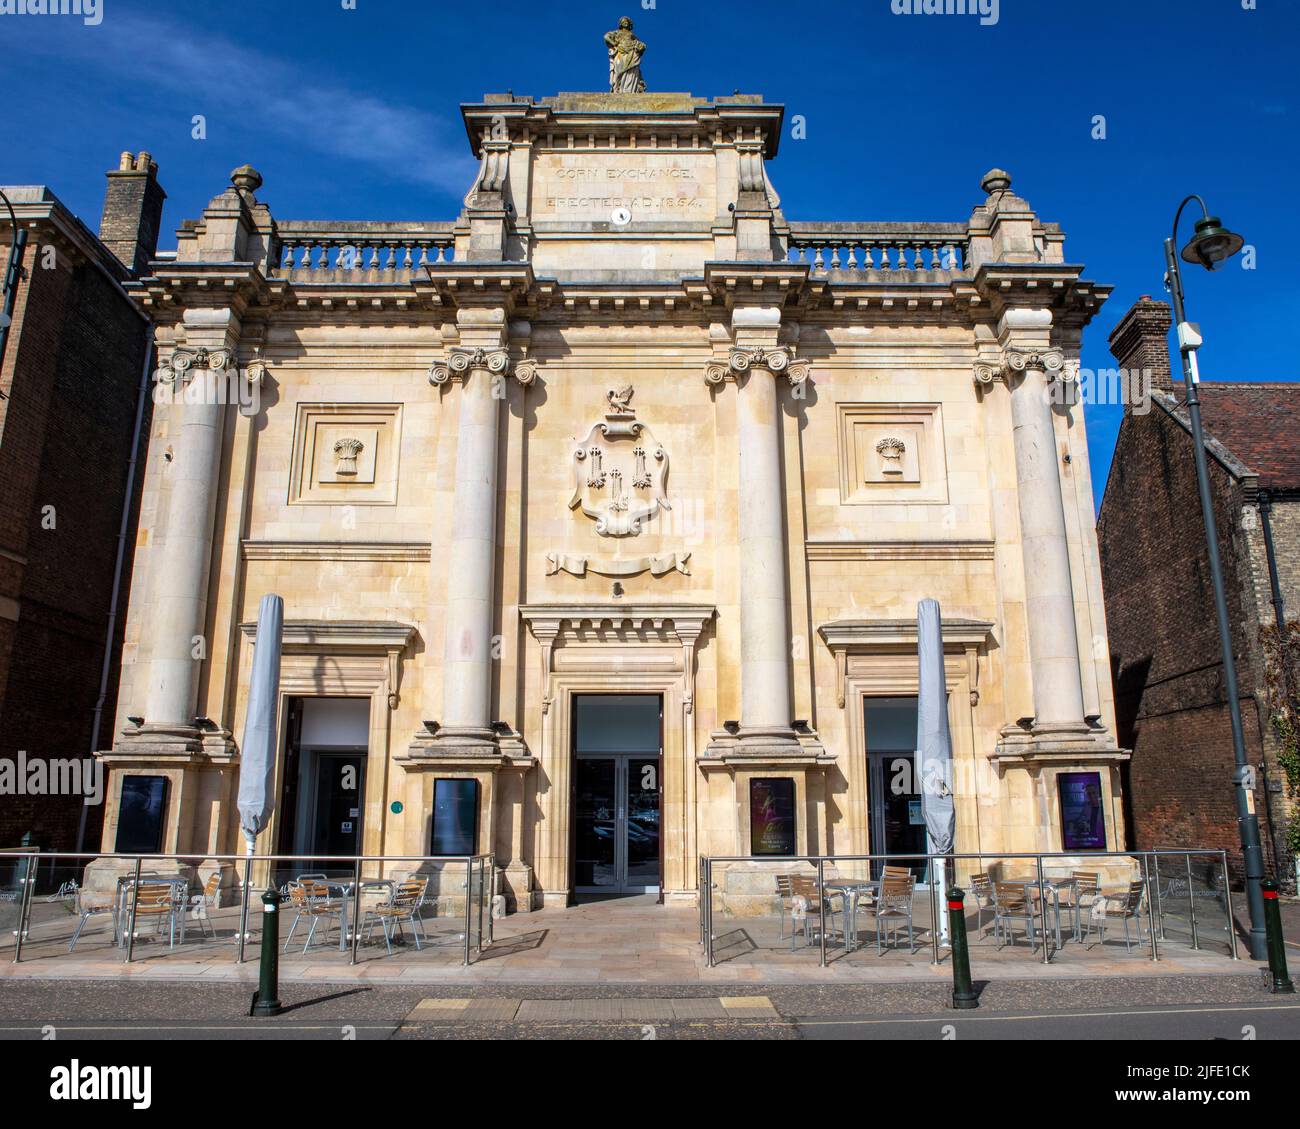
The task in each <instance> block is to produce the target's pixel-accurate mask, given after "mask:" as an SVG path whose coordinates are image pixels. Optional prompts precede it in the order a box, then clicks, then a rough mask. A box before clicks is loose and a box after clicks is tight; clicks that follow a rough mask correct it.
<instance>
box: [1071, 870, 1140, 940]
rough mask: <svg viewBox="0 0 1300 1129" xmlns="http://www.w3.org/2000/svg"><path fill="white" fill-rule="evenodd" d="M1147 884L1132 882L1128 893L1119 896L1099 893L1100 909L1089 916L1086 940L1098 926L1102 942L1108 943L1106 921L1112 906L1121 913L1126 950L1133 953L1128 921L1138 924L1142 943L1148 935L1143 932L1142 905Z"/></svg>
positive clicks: (1138, 934)
mask: <svg viewBox="0 0 1300 1129" xmlns="http://www.w3.org/2000/svg"><path fill="white" fill-rule="evenodd" d="M1146 892H1147V884H1146V883H1145V882H1142V881H1138V882H1130V883H1129V887H1128V893H1126V894H1124V895H1123V896H1122V897H1119V898H1107V897H1105V896H1104V895H1099V901H1100V910H1099V911H1094V912H1093V913H1092V914H1091V915H1090V916H1089V918H1088V931H1087V934H1086V935H1085V938H1084V939H1085V940H1086V939H1087V938H1088V937H1091V936H1092V930H1093V928H1094V926H1095V927H1096V929H1097V931H1098V933H1099V935H1100V938H1101V943H1102V944H1103V945H1104V944H1105V943H1106V923H1107V921H1108V919H1109V916H1110V912H1111V909H1112V907H1113V908H1114V909H1115V911H1116V912H1117V913H1118V914H1119V918H1120V920H1121V921H1122V922H1123V923H1124V951H1125V952H1126V953H1131V952H1132V951H1133V938H1132V936H1131V935H1130V933H1129V927H1128V923H1129V922H1130V921H1132V922H1133V923H1134V924H1136V926H1137V939H1138V944H1142V943H1143V942H1144V941H1145V940H1146V937H1145V936H1143V932H1142V906H1143V904H1144V903H1145V901H1146Z"/></svg>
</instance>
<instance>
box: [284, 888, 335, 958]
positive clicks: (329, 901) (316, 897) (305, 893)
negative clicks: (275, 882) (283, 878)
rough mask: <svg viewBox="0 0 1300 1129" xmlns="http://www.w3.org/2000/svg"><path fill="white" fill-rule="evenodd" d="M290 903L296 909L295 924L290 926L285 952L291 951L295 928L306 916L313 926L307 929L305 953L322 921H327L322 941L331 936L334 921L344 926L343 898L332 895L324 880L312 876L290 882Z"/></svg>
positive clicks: (285, 941)
mask: <svg viewBox="0 0 1300 1129" xmlns="http://www.w3.org/2000/svg"><path fill="white" fill-rule="evenodd" d="M289 905H290V907H291V908H292V909H293V910H294V918H293V924H292V925H290V926H289V935H288V936H287V937H286V938H285V939H284V950H283V951H284V952H288V951H289V945H290V944H291V943H292V941H293V934H294V930H296V929H297V928H298V923H299V922H300V921H301V920H302V919H303V918H304V917H305V918H306V919H307V920H308V921H310V922H311V928H310V929H309V930H308V931H307V941H306V943H305V944H304V945H303V947H302V951H303V952H304V953H306V951H307V950H308V949H309V948H311V943H312V940H313V939H314V938H315V936H316V927H317V926H318V925H319V924H320V923H321V922H322V921H323V922H325V929H324V932H322V933H321V940H322V941H324V940H325V939H326V938H327V937H328V936H329V932H330V925H331V924H333V923H334V922H336V921H337V922H338V925H339V928H340V929H342V928H343V902H342V899H340V898H334V897H331V896H330V891H329V887H328V886H327V885H326V884H325V883H324V882H321V881H319V880H316V879H310V878H308V879H305V880H302V881H298V882H290V883H289Z"/></svg>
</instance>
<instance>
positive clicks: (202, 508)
mask: <svg viewBox="0 0 1300 1129" xmlns="http://www.w3.org/2000/svg"><path fill="white" fill-rule="evenodd" d="M201 313H202V314H203V315H204V316H202V317H199V318H197V319H196V318H195V316H194V314H193V313H187V315H186V325H187V329H189V330H190V332H189V333H188V335H187V339H188V341H189V342H191V343H190V344H187V345H186V346H182V347H178V348H176V349H175V350H174V351H173V353H172V355H171V357H170V359H169V360H168V361H166V362H165V363H164V364H163V365H162V366H161V368H160V378H161V380H162V381H164V382H166V383H169V384H170V385H171V389H172V394H173V396H174V398H175V403H176V404H177V405H181V406H180V414H181V426H180V430H179V433H178V434H177V436H176V439H175V441H174V442H173V443H172V445H171V465H170V467H169V469H168V472H167V474H168V477H169V478H170V480H171V483H170V488H171V494H170V499H169V501H168V504H167V531H166V533H165V535H164V538H163V543H162V546H161V550H160V552H159V554H158V557H157V560H156V563H155V564H154V566H153V568H152V570H151V576H152V583H153V592H152V610H151V614H150V615H149V616H148V617H147V619H146V621H145V624H146V626H145V632H144V633H145V646H146V647H147V648H148V653H149V654H150V664H149V683H148V689H147V693H146V698H145V718H144V725H143V726H142V727H141V729H140V736H142V737H145V738H154V739H156V738H163V739H168V738H174V739H180V740H183V741H184V740H191V739H193V738H194V737H195V736H196V730H195V728H194V715H195V710H196V707H197V698H198V675H199V667H200V662H201V661H202V657H203V656H204V654H205V653H206V652H205V649H204V648H203V645H202V643H201V640H202V637H203V633H204V630H205V627H206V623H207V610H208V574H209V569H210V565H211V562H212V539H213V525H214V520H215V516H216V506H217V494H218V486H219V475H220V469H221V445H222V434H223V430H224V425H225V417H226V406H227V403H228V400H229V398H230V397H229V389H228V387H227V382H228V380H231V379H235V378H236V373H235V367H234V359H233V350H232V349H231V348H230V346H229V344H228V343H227V336H226V328H227V325H228V323H229V320H230V316H229V312H228V311H224V310H220V311H213V312H212V313H211V315H208V314H207V312H206V311H203V312H201ZM196 329H198V330H200V331H199V332H195V330H196ZM204 330H211V331H214V332H212V334H211V336H212V340H213V344H212V345H205V344H201V343H195V341H196V338H197V339H199V340H200V341H201V339H202V338H203V337H204V336H206V335H207V334H206V333H205V332H203V331H204ZM218 342H219V343H220V344H217V343H218ZM175 410H176V409H175V408H173V411H175Z"/></svg>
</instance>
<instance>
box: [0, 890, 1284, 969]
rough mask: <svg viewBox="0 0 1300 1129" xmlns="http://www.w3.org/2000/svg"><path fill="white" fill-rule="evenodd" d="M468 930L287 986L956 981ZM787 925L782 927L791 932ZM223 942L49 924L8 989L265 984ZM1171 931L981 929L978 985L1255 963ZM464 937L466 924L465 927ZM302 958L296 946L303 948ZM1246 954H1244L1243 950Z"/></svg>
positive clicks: (899, 959)
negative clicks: (1127, 941)
mask: <svg viewBox="0 0 1300 1129" xmlns="http://www.w3.org/2000/svg"><path fill="white" fill-rule="evenodd" d="M459 924H460V923H458V922H452V921H450V920H441V921H432V922H430V933H431V941H432V943H431V944H429V945H426V946H425V947H424V948H423V950H422V951H420V952H417V951H415V948H414V946H413V945H405V946H400V947H398V948H397V949H396V951H395V952H394V955H393V956H391V957H390V956H388V954H387V951H386V949H385V947H384V945H383V944H382V942H380V943H378V944H375V943H371V944H366V945H364V946H362V948H361V950H360V960H359V962H358V963H357V964H356V965H352V964H351V963H350V961H349V954H348V953H345V952H339V951H338V948H337V945H336V944H332V943H331V944H327V945H319V944H318V945H317V946H315V947H314V948H313V949H312V950H311V953H310V954H309V955H307V956H303V955H302V954H301V953H300V952H296V951H295V952H291V953H289V954H286V955H283V956H282V957H281V961H280V978H281V980H282V981H283V982H285V983H295V982H302V983H313V982H315V983H322V984H323V983H348V982H357V983H364V984H395V985H402V984H410V985H419V984H443V985H454V984H464V985H475V984H477V985H491V984H537V985H547V984H568V985H581V984H629V985H648V984H676V985H682V984H699V985H702V986H707V985H721V984H731V985H746V984H799V983H803V984H887V983H895V982H914V983H917V984H918V985H919V984H924V983H930V984H940V983H950V982H951V977H952V969H951V966H950V964H949V963H948V958H947V951H946V950H941V953H942V961H941V963H940V964H939V965H937V966H936V965H933V964H932V963H931V960H932V952H933V950H932V948H931V947H930V945H929V937H928V931H927V930H926V929H924V928H922V927H918V931H917V942H918V947H917V950H916V951H915V952H914V953H909V952H908V951H907V949H906V946H905V945H904V946H903V947H899V948H890V949H887V950H886V951H885V953H884V955H882V956H878V955H877V953H876V949H875V942H874V935H872V934H870V933H866V932H864V933H863V934H862V937H863V940H862V944H861V945H860V947H859V948H858V949H857V950H856V951H855V952H852V953H845V952H844V951H843V948H842V945H841V944H840V942H839V939H838V938H835V939H833V940H832V941H829V942H828V949H827V956H828V966H827V967H825V968H822V967H821V966H820V961H819V949H818V946H817V945H815V944H814V945H812V946H806V945H805V944H804V943H803V939H802V938H800V939H799V942H798V944H797V945H796V947H795V949H794V951H791V947H790V939H789V937H788V935H787V936H781V933H780V926H779V923H778V921H777V920H776V919H775V918H725V919H724V918H721V917H719V918H717V919H715V922H714V928H715V932H716V934H717V940H716V941H715V960H716V964H715V967H713V968H709V967H708V966H707V965H706V963H705V955H704V949H703V947H702V946H701V945H700V943H699V919H698V916H697V914H696V911H694V910H692V909H677V908H671V907H666V906H660V905H656V904H654V901H653V899H652V898H649V897H644V898H624V899H618V900H611V901H600V902H590V903H586V904H583V905H578V906H574V907H570V908H568V909H552V910H543V911H539V912H537V913H533V914H523V915H516V916H513V917H510V918H507V919H505V920H503V921H497V922H495V923H494V925H495V940H494V943H493V944H492V945H491V946H490V947H488V948H487V949H485V951H484V952H483V953H482V955H481V956H480V957H479V958H478V960H477V961H476V962H475V963H474V964H472V965H471V966H469V967H468V968H467V967H465V966H463V965H462V964H461V959H462V955H463V952H464V940H463V933H457V932H456V931H455V930H456V927H457V925H459ZM788 924H789V923H788V922H787V923H786V925H787V926H788ZM217 925H218V927H219V928H218V934H219V935H218V937H217V938H216V939H215V940H212V939H207V940H197V941H196V940H194V939H193V938H191V939H189V940H187V942H186V944H185V945H184V946H179V945H178V946H177V947H176V948H175V949H172V948H170V947H169V946H168V945H167V943H166V942H165V941H164V940H154V939H147V940H141V941H139V942H137V945H136V959H135V961H134V962H132V963H130V964H126V963H123V960H122V953H121V951H120V950H118V949H116V948H114V947H113V946H112V943H111V938H110V937H109V936H108V935H107V933H106V932H101V933H100V934H97V935H93V936H92V935H88V936H87V937H86V938H85V939H83V941H82V942H81V943H80V944H79V945H78V947H77V951H76V952H75V953H69V952H68V951H67V936H66V935H65V934H67V933H68V932H70V929H69V927H68V926H67V925H66V924H61V925H60V930H61V931H57V932H56V931H55V929H54V928H53V927H52V926H51V927H48V928H47V931H46V934H45V935H44V936H33V938H32V940H31V942H30V943H29V944H28V945H27V946H25V948H24V954H23V960H22V962H21V963H19V964H13V963H12V961H11V960H9V959H6V958H11V957H12V950H10V951H9V952H8V953H7V954H4V953H0V960H4V961H5V963H3V964H0V979H10V980H12V979H23V978H26V979H46V980H50V979H55V980H114V979H130V980H137V979H138V980H157V981H171V982H205V983H241V984H245V983H254V982H255V981H256V979H257V967H258V966H257V956H258V942H257V940H256V939H254V940H253V941H251V942H250V943H249V945H248V947H247V950H246V955H247V960H246V962H245V963H244V964H242V965H240V964H237V963H236V962H235V959H234V956H235V951H234V946H233V944H232V942H231V941H230V939H229V933H228V932H227V933H226V935H225V936H221V935H220V934H221V929H220V926H221V922H220V921H218V922H217ZM1176 925H1177V923H1176V922H1172V921H1171V922H1170V923H1169V925H1168V927H1167V928H1168V935H1167V938H1166V941H1165V942H1164V943H1162V944H1161V945H1160V958H1161V959H1160V960H1159V961H1158V962H1153V961H1152V960H1151V959H1150V951H1149V948H1146V949H1144V948H1143V947H1141V946H1138V945H1136V944H1135V945H1134V947H1133V950H1132V952H1131V953H1130V952H1126V950H1125V945H1124V942H1123V937H1122V934H1121V933H1119V932H1118V931H1115V930H1112V931H1111V932H1110V933H1109V934H1108V939H1107V942H1106V944H1105V945H1100V944H1093V945H1091V946H1088V945H1083V944H1080V943H1078V942H1076V941H1071V940H1069V937H1068V930H1067V933H1066V943H1065V945H1064V946H1063V947H1062V949H1061V950H1060V951H1059V952H1057V953H1056V954H1055V956H1054V957H1053V959H1052V961H1051V963H1050V964H1044V963H1043V961H1042V957H1041V950H1034V951H1031V949H1030V948H1029V947H1028V945H1027V944H1026V943H1025V941H1024V939H1023V938H1021V939H1020V941H1019V943H1018V944H1016V945H1014V946H1003V947H999V946H998V945H996V944H995V943H994V942H993V941H992V940H991V939H985V940H982V941H979V940H976V938H975V931H974V929H973V920H972V945H971V969H972V974H973V976H974V978H975V979H976V980H977V981H981V980H982V981H995V982H998V981H1005V980H1057V979H1069V980H1089V979H1111V978H1116V977H1125V978H1127V977H1152V976H1159V977H1163V976H1177V975H1183V976H1187V975H1198V976H1209V977H1217V976H1237V977H1240V976H1242V975H1248V974H1250V973H1251V972H1252V970H1254V969H1256V968H1257V967H1258V966H1256V965H1255V964H1253V963H1252V962H1251V961H1249V960H1247V959H1242V960H1239V961H1233V960H1231V959H1229V957H1228V956H1227V951H1228V950H1227V942H1226V937H1225V936H1224V935H1223V931H1222V930H1219V932H1218V936H1217V937H1216V936H1214V935H1210V934H1208V933H1207V934H1206V935H1204V936H1203V937H1202V938H1201V940H1202V943H1203V945H1204V946H1205V947H1204V948H1203V949H1201V950H1200V951H1197V950H1194V949H1192V948H1191V947H1190V945H1189V944H1188V943H1187V940H1188V938H1184V937H1178V936H1177V935H1176V929H1175V927H1176ZM461 928H463V925H462V926H461ZM295 949H296V946H295ZM1242 953H1243V956H1244V949H1243V950H1242Z"/></svg>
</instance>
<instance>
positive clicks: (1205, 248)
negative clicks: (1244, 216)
mask: <svg viewBox="0 0 1300 1129" xmlns="http://www.w3.org/2000/svg"><path fill="white" fill-rule="evenodd" d="M1245 243H1246V241H1245V240H1244V239H1243V238H1242V237H1241V236H1240V235H1238V234H1237V233H1236V232H1235V231H1229V230H1228V229H1227V228H1226V227H1224V226H1223V223H1222V221H1221V220H1220V219H1219V217H1218V216H1206V217H1205V218H1204V219H1199V220H1197V221H1196V234H1195V235H1193V236H1192V238H1191V241H1190V242H1189V243H1188V244H1187V246H1186V247H1184V248H1183V260H1184V261H1185V262H1188V263H1199V264H1200V265H1201V266H1203V267H1204V268H1205V269H1206V270H1214V269H1215V268H1216V267H1217V266H1218V265H1219V264H1220V263H1222V262H1224V261H1226V260H1227V259H1230V258H1232V256H1233V255H1235V254H1236V253H1237V252H1238V251H1240V250H1241V249H1242V247H1243V246H1245Z"/></svg>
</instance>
